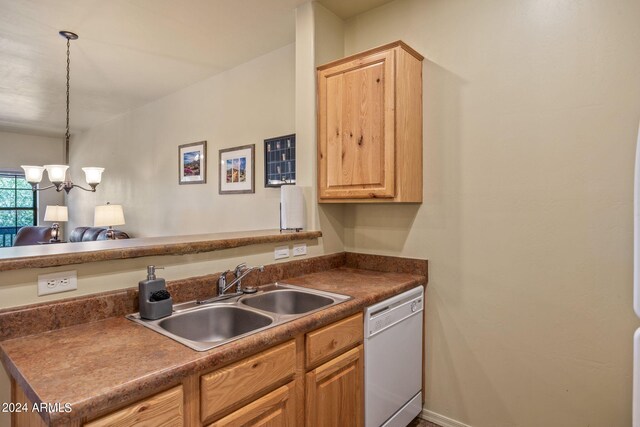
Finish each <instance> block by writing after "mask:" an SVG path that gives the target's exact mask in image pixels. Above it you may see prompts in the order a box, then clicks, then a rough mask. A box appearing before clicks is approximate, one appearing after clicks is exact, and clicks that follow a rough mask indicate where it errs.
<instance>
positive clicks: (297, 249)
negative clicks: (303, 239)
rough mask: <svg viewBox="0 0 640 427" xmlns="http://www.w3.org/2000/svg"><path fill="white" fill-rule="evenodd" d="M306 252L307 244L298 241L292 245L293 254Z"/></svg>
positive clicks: (298, 254)
mask: <svg viewBox="0 0 640 427" xmlns="http://www.w3.org/2000/svg"><path fill="white" fill-rule="evenodd" d="M306 254H307V244H306V243H299V244H297V245H293V256H301V255H306Z"/></svg>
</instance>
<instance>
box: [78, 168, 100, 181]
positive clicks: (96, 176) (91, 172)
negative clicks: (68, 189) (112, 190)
mask: <svg viewBox="0 0 640 427" xmlns="http://www.w3.org/2000/svg"><path fill="white" fill-rule="evenodd" d="M82 170H83V171H84V174H85V176H86V178H87V184H90V185H91V184H96V185H97V184H100V181H102V172H104V168H93V167H91V168H82Z"/></svg>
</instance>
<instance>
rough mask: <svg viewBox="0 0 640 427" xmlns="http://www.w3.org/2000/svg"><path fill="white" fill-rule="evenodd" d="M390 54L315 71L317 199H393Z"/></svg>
mask: <svg viewBox="0 0 640 427" xmlns="http://www.w3.org/2000/svg"><path fill="white" fill-rule="evenodd" d="M394 61H395V57H394V51H393V50H387V51H383V52H378V53H375V54H371V55H368V56H365V57H362V58H358V59H354V60H352V61H349V62H347V63H342V64H339V65H336V66H334V67H331V68H327V69H323V70H320V71H319V72H318V109H319V111H318V159H319V164H318V167H319V169H318V178H319V181H318V186H319V189H318V195H319V197H320V199H331V198H334V199H335V198H356V199H357V198H362V199H365V198H393V197H394V196H395V149H394V143H395V141H394V139H395V125H394V123H395V118H394V117H395V89H394V88H395V76H394V69H395V68H394V66H395V65H394Z"/></svg>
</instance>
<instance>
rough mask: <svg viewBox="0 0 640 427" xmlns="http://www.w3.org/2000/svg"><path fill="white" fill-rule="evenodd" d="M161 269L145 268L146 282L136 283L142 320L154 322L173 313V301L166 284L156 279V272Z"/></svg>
mask: <svg viewBox="0 0 640 427" xmlns="http://www.w3.org/2000/svg"><path fill="white" fill-rule="evenodd" d="M161 269H163V267H156V266H155V265H149V266H147V280H142V281H140V282H139V283H138V303H139V306H140V317H141V318H142V319H147V320H156V319H160V318H163V317H167V316H170V315H171V313H172V312H173V300H172V299H171V295H170V294H169V292H168V291H167V283H166V282H165V280H164V279H162V278H160V279H158V278H157V277H156V270H161Z"/></svg>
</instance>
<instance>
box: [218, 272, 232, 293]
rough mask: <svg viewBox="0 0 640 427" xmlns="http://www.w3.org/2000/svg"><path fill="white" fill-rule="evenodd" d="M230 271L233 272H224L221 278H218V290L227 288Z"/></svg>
mask: <svg viewBox="0 0 640 427" xmlns="http://www.w3.org/2000/svg"><path fill="white" fill-rule="evenodd" d="M230 271H231V270H227V271H223V272H222V273H221V274H220V277H218V289H220V288H222V289H224V288H225V286H227V273H229V272H230Z"/></svg>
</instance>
